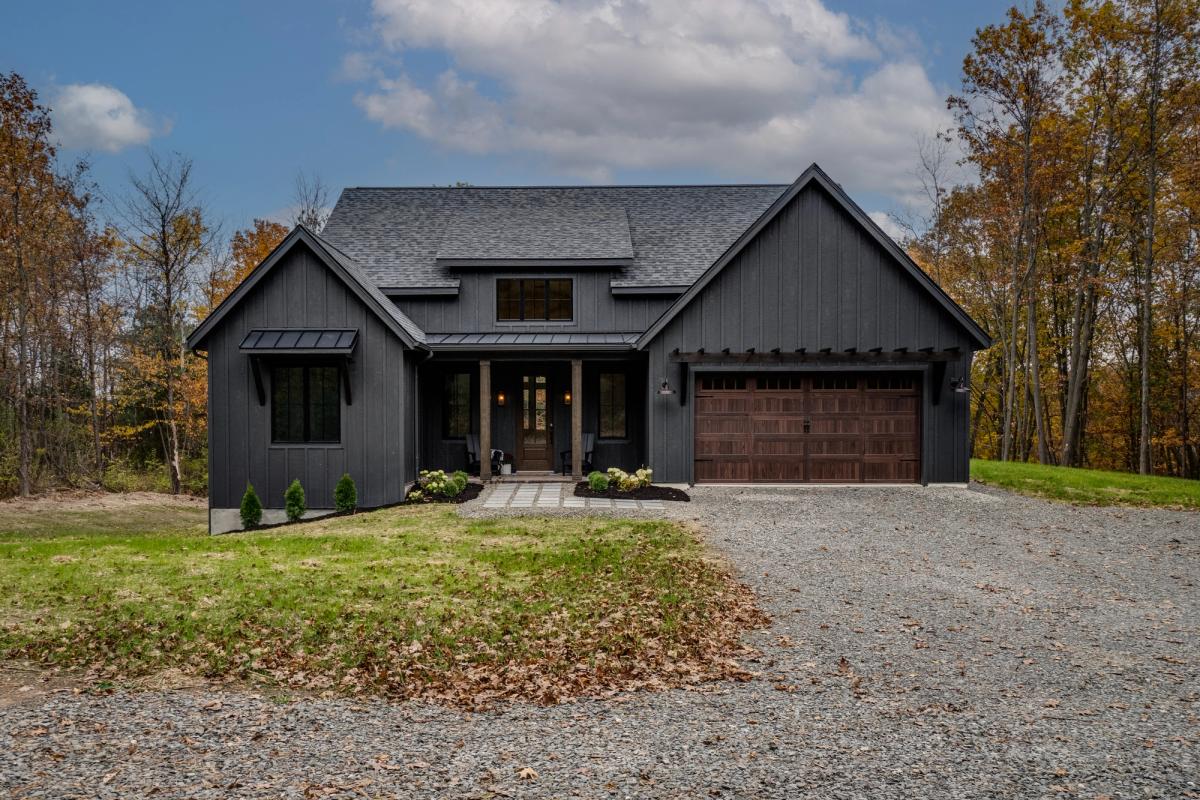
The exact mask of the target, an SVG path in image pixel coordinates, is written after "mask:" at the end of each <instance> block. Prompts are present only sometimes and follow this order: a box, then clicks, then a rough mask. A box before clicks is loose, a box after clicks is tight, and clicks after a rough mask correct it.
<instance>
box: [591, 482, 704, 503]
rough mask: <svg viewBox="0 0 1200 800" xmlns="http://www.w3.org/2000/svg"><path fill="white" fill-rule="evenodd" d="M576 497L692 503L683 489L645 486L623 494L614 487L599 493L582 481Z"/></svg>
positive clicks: (652, 485)
mask: <svg viewBox="0 0 1200 800" xmlns="http://www.w3.org/2000/svg"><path fill="white" fill-rule="evenodd" d="M575 496H576V497H612V498H616V499H622V498H624V499H627V500H674V501H677V502H680V503H688V502H691V499H692V498H691V497H690V496H688V493H687V492H685V491H683V490H682V489H672V488H671V487H670V486H656V485H654V484H650V485H649V486H643V487H642V488H640V489H634V490H633V491H632V492H622V491H620V490H618V489H614V488H613V487H611V486H610V487H609V488H608V490H607V491H603V492H597V491H596V490H595V489H593V488H592V487H591V486H589V485H588V482H587V481H580V482H579V483H577V484H575Z"/></svg>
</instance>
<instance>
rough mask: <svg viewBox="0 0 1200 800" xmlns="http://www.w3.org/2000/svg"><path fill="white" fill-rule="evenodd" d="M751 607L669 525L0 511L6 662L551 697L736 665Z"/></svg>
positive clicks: (461, 694) (456, 696)
mask: <svg viewBox="0 0 1200 800" xmlns="http://www.w3.org/2000/svg"><path fill="white" fill-rule="evenodd" d="M759 621H760V617H759V616H758V614H757V612H756V611H755V610H754V607H753V600H752V598H751V597H750V595H749V593H748V591H747V590H745V589H744V588H742V587H740V586H739V585H737V584H736V583H735V582H733V581H732V579H731V578H730V577H729V575H728V574H727V573H726V572H725V570H724V569H723V568H722V567H721V566H720V565H719V564H717V563H715V562H713V561H711V560H710V559H709V558H708V557H706V555H705V553H704V551H703V549H702V546H701V544H700V543H699V541H698V540H697V538H696V537H695V536H694V535H693V534H692V533H691V532H689V531H688V530H686V529H684V528H682V527H680V526H678V525H676V524H673V523H668V522H665V521H661V520H658V521H637V520H629V519H600V518H563V517H559V518H508V519H495V520H465V519H463V518H460V517H459V516H458V515H457V514H455V513H454V512H453V511H450V510H447V509H446V508H445V507H437V506H432V507H415V508H403V507H402V508H394V509H388V510H383V511H377V512H370V513H363V514H359V515H355V516H353V517H341V518H335V519H331V520H328V521H321V522H316V523H309V524H304V525H299V526H295V527H286V528H278V529H272V530H268V531H263V532H259V533H246V534H234V535H228V536H219V537H209V536H207V535H206V534H205V533H204V525H203V511H202V510H197V509H179V508H156V507H153V506H146V507H136V508H132V509H128V510H120V511H114V510H108V511H73V512H67V513H62V514H56V513H39V514H36V515H31V514H27V513H11V512H6V511H5V510H4V508H3V506H0V659H22V660H32V661H35V662H42V663H45V664H47V665H61V666H64V667H68V668H79V667H89V668H98V669H100V670H101V672H102V674H104V675H105V676H107V677H111V678H113V679H120V678H123V677H133V676H138V675H146V674H150V673H155V672H158V671H160V670H164V669H167V668H175V669H181V670H182V671H184V672H185V673H188V674H198V675H203V676H210V677H233V678H237V679H243V680H250V681H266V682H268V683H272V684H276V685H281V686H284V687H293V688H296V689H303V690H308V691H311V690H315V691H335V692H348V693H356V692H367V693H384V694H389V695H397V696H434V697H438V698H441V699H444V700H446V701H448V702H457V703H463V704H468V705H478V704H480V703H481V702H488V701H489V700H490V699H494V698H496V697H503V696H511V697H520V698H525V699H531V700H535V701H546V702H549V701H553V700H556V699H558V698H560V697H563V696H568V695H571V694H576V693H579V692H586V691H591V690H596V689H604V688H616V687H619V686H630V685H644V684H656V683H660V682H665V683H668V684H672V683H678V682H682V681H691V680H697V679H702V678H705V677H714V676H716V675H718V674H723V673H725V672H727V670H728V667H727V666H724V665H723V664H722V660H723V659H724V658H725V657H727V656H728V655H730V653H731V652H732V651H733V650H734V649H735V648H736V647H737V637H738V634H739V632H740V630H741V629H742V628H744V627H745V626H746V625H752V624H757V623H758V622H759Z"/></svg>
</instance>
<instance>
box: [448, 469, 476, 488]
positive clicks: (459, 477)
mask: <svg viewBox="0 0 1200 800" xmlns="http://www.w3.org/2000/svg"><path fill="white" fill-rule="evenodd" d="M450 477H451V478H453V479H454V480H455V481H457V482H458V484H459V489H458V493H459V494H462V491H463V489H466V488H467V481H469V480H470V479H471V476H469V475H467V473H465V472H463V471H462V470H461V469H459V470H455V471H454V474H453V475H451V476H450Z"/></svg>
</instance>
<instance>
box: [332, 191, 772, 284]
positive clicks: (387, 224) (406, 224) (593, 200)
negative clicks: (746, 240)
mask: <svg viewBox="0 0 1200 800" xmlns="http://www.w3.org/2000/svg"><path fill="white" fill-rule="evenodd" d="M786 188H787V185H786V184H779V185H774V184H772V185H724V186H531V187H464V188H434V187H431V188H349V189H346V190H344V191H343V192H342V194H341V196H340V197H339V198H338V202H337V205H336V206H335V207H334V209H333V213H332V215H331V216H330V218H329V222H328V223H327V224H326V225H325V228H324V230H323V231H322V232H321V236H322V238H324V239H325V240H327V241H329V242H330V243H332V244H333V245H335V246H336V247H337V248H338V249H340V250H341V251H342V252H343V253H345V254H346V255H348V256H349V257H350V258H351V259H352V260H353V261H354V262H355V263H356V264H357V265H358V267H359V268H361V270H362V272H364V273H365V274H366V275H367V276H368V277H369V278H370V279H371V280H372V281H373V282H374V283H375V284H376V285H377V286H381V287H389V288H391V287H403V286H457V284H458V281H457V279H456V278H455V277H454V275H453V273H452V271H451V269H450V268H449V267H447V266H445V265H444V264H439V263H438V262H437V257H438V254H439V248H440V247H441V245H442V242H443V239H444V238H446V237H447V236H449V239H448V241H450V242H452V243H457V242H459V241H460V240H462V241H469V242H471V243H472V245H471V247H472V249H473V251H474V252H480V251H481V249H482V247H481V243H482V242H483V238H482V235H481V234H479V233H478V231H480V230H483V228H484V227H485V226H486V225H494V224H495V222H494V221H496V220H500V219H505V220H510V221H512V223H513V224H514V225H521V226H527V225H528V226H534V227H536V226H537V224H538V223H539V222H542V221H544V220H546V219H547V218H548V217H553V216H555V215H559V216H561V217H563V218H564V219H566V218H570V219H571V221H572V222H571V224H570V225H563V226H562V227H561V229H560V232H562V233H564V234H565V233H569V232H570V231H571V230H575V228H576V226H577V224H578V223H580V222H581V221H584V220H587V219H593V220H601V221H604V220H607V221H608V223H606V224H609V225H611V220H613V219H616V218H617V216H618V214H619V213H620V212H622V211H623V212H624V213H625V215H626V220H627V225H628V228H629V237H630V244H631V246H632V250H633V261H632V264H631V265H630V266H627V267H624V268H622V269H621V270H619V271H618V273H617V275H616V276H615V277H614V279H613V286H686V285H689V284H691V283H692V282H693V281H694V280H696V278H697V277H699V276H700V274H701V273H703V272H704V270H705V269H707V268H708V267H709V266H710V265H711V264H712V263H713V262H714V261H716V259H717V258H718V257H719V256H720V255H721V254H722V253H723V252H724V251H725V250H726V249H727V248H728V247H729V246H730V245H731V244H732V243H733V242H734V240H735V239H737V237H738V235H739V234H741V233H742V232H743V231H745V230H746V228H748V227H749V226H750V224H751V223H753V222H754V221H755V220H756V219H758V217H759V216H760V215H761V214H762V213H763V212H764V211H766V209H767V208H768V207H769V206H770V205H771V203H772V202H773V201H774V200H775V199H776V198H777V197H779V195H780V194H782V193H783V191H784V190H785V189H786ZM451 223H454V224H455V225H456V230H455V231H454V232H450V233H448V228H449V226H450V225H451ZM468 223H470V225H471V226H472V227H473V228H474V229H475V230H473V231H471V232H466V233H464V232H460V231H459V230H457V228H461V227H466V226H467V225H468ZM605 230H611V229H610V228H607V227H606V228H605ZM608 235H609V234H605V236H608ZM589 236H590V233H589ZM518 238H520V239H522V240H523V241H527V242H534V241H536V242H538V246H539V248H541V247H542V241H543V237H542V236H541V234H539V233H537V232H523V233H521V234H520V236H519V237H518ZM602 238H603V237H602ZM604 241H606V242H608V243H609V244H611V241H612V240H611V238H610V239H604ZM589 242H590V239H589V240H588V241H587V242H584V241H580V240H579V238H578V237H572V238H569V239H567V240H566V241H564V242H563V253H562V254H561V255H558V254H554V255H555V257H559V258H570V257H572V256H571V255H569V253H570V252H579V251H580V250H583V249H587V247H589V246H590V244H589ZM538 252H545V250H542V249H539V251H538Z"/></svg>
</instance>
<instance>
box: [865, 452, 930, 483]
mask: <svg viewBox="0 0 1200 800" xmlns="http://www.w3.org/2000/svg"><path fill="white" fill-rule="evenodd" d="M863 467H864V470H865V480H866V481H868V482H874V483H913V482H915V481H917V480H918V479H919V478H920V471H921V462H920V461H918V460H916V459H913V460H911V461H896V460H893V459H889V460H887V461H876V460H873V459H870V458H868V459H867V460H866V461H864V462H863Z"/></svg>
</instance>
